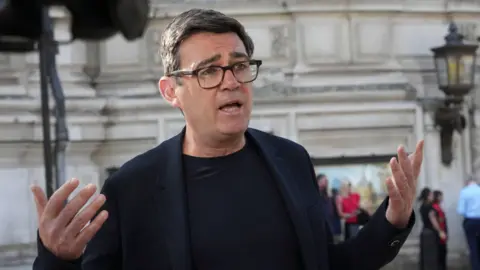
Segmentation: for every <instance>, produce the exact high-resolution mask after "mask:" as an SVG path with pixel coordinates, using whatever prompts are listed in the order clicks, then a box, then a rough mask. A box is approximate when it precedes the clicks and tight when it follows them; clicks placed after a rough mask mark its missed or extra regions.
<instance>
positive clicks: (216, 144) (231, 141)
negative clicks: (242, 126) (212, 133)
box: [183, 127, 245, 157]
mask: <svg viewBox="0 0 480 270" xmlns="http://www.w3.org/2000/svg"><path fill="white" fill-rule="evenodd" d="M243 146H245V135H244V134H239V135H238V136H230V137H228V138H225V139H224V140H216V139H215V138H213V137H209V136H200V134H197V133H195V132H194V131H193V130H191V129H189V128H188V127H187V129H186V132H185V139H184V141H183V153H184V154H186V155H189V156H194V157H220V156H226V155H229V154H232V153H235V152H237V151H239V150H240V149H242V148H243Z"/></svg>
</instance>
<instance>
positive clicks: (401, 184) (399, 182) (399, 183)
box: [390, 158, 410, 195]
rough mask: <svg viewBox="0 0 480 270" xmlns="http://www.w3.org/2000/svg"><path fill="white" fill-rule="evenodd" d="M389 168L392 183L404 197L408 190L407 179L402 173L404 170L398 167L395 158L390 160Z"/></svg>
mask: <svg viewBox="0 0 480 270" xmlns="http://www.w3.org/2000/svg"><path fill="white" fill-rule="evenodd" d="M390 168H391V169H392V175H393V178H392V180H393V182H394V184H395V187H396V189H397V191H398V192H399V193H400V195H404V194H405V193H406V192H408V191H409V190H410V186H409V183H408V179H407V177H406V175H405V173H404V169H403V168H402V167H401V166H400V164H399V163H398V161H397V159H396V158H392V159H391V160H390Z"/></svg>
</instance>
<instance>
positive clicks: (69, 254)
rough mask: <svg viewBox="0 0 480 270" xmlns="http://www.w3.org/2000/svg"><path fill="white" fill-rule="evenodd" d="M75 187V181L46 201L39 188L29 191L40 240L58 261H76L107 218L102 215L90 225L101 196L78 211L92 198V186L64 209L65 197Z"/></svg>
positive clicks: (62, 187)
mask: <svg viewBox="0 0 480 270" xmlns="http://www.w3.org/2000/svg"><path fill="white" fill-rule="evenodd" d="M78 185H79V181H78V180H77V179H73V180H71V181H69V182H67V183H65V184H64V185H63V186H61V187H60V188H59V189H58V190H57V191H55V193H54V194H53V195H52V196H51V197H50V200H47V197H46V196H45V193H44V192H43V190H42V189H41V188H40V187H38V186H32V188H31V189H32V193H33V195H34V198H35V205H36V207H37V215H38V224H39V225H38V228H39V235H40V239H41V240H42V243H43V245H44V246H45V247H46V248H47V249H48V250H50V252H52V253H53V254H54V255H55V256H57V257H58V258H59V259H62V260H74V259H78V258H79V257H80V256H81V255H82V253H83V250H84V249H85V246H86V245H87V243H88V241H90V239H92V237H93V236H94V235H95V233H97V231H98V230H99V229H100V227H101V226H102V224H103V223H104V222H105V220H107V217H108V213H107V211H102V212H100V214H98V216H97V217H95V219H94V220H93V221H92V222H90V220H91V219H92V218H93V217H94V216H95V214H96V213H97V212H98V211H99V209H100V208H101V207H102V205H103V204H104V203H105V199H106V198H105V196H104V195H102V194H100V195H98V196H97V197H96V198H95V199H94V200H93V201H92V203H91V204H89V205H88V206H86V207H85V208H84V209H83V210H81V209H82V208H83V207H84V206H85V205H86V203H87V201H88V200H89V199H90V198H91V197H92V196H93V195H94V194H95V191H96V187H95V185H93V184H90V185H87V186H86V187H85V188H83V189H82V190H81V191H80V192H79V193H78V194H77V195H76V196H75V197H74V198H73V199H72V200H71V201H70V202H68V203H67V204H66V205H65V202H66V201H67V199H68V196H69V195H70V194H71V193H72V192H73V191H74V190H75V189H76V188H77V187H78ZM80 210H81V211H80ZM89 222H90V223H89ZM88 223H89V224H88ZM87 224H88V225H87Z"/></svg>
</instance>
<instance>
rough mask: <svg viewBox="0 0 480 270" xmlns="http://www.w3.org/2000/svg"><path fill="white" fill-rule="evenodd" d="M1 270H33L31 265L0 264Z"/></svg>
mask: <svg viewBox="0 0 480 270" xmlns="http://www.w3.org/2000/svg"><path fill="white" fill-rule="evenodd" d="M0 270H32V266H31V265H22V266H8V267H7V266H0Z"/></svg>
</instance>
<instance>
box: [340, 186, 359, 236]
mask: <svg viewBox="0 0 480 270" xmlns="http://www.w3.org/2000/svg"><path fill="white" fill-rule="evenodd" d="M344 189H345V190H344V194H343V198H342V202H341V203H342V217H343V218H344V219H345V232H344V234H345V240H347V239H350V238H352V237H354V236H355V235H356V234H357V232H358V231H359V230H360V225H359V224H358V220H357V214H358V212H359V210H360V195H359V194H358V193H355V192H352V186H351V184H350V183H347V184H346V185H345V186H344Z"/></svg>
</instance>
